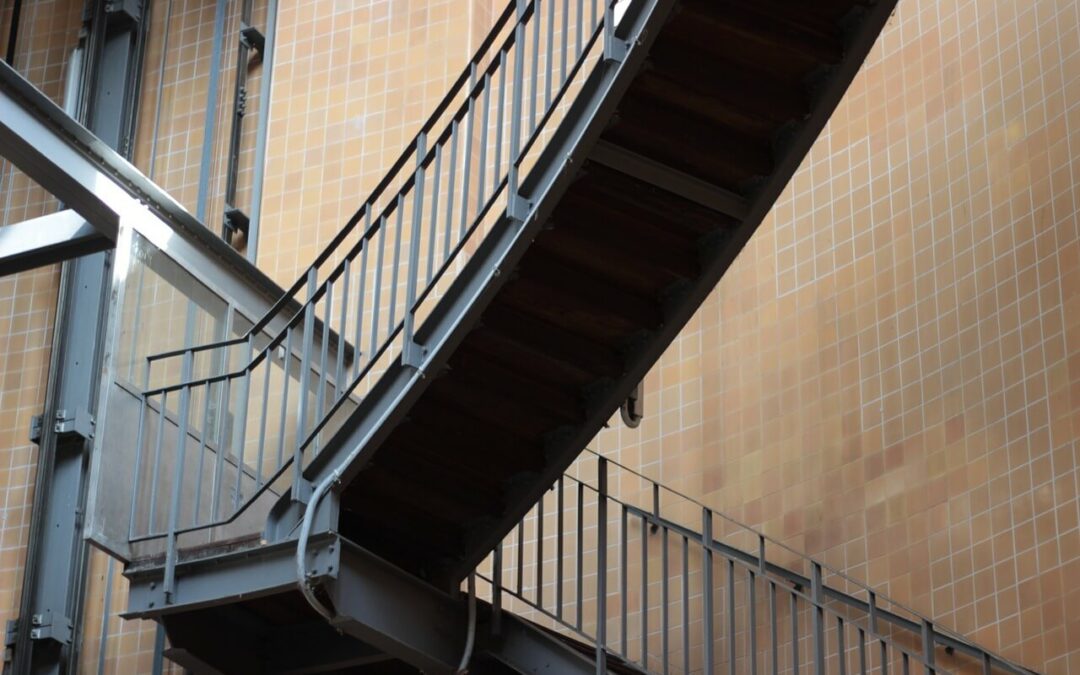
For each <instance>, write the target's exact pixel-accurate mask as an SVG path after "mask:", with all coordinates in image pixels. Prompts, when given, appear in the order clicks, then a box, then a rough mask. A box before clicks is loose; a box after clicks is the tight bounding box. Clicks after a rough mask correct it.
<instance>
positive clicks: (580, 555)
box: [574, 481, 585, 631]
mask: <svg viewBox="0 0 1080 675" xmlns="http://www.w3.org/2000/svg"><path fill="white" fill-rule="evenodd" d="M584 539H585V484H584V483H582V482H581V481H578V484H577V560H576V561H575V565H577V570H576V572H577V581H576V583H575V584H574V586H575V588H576V592H577V598H576V600H577V623H576V624H575V625H576V626H577V629H578V630H579V631H580V630H581V626H582V604H583V602H582V600H583V594H582V588H581V587H582V585H583V584H582V582H583V581H584V578H585V574H584V572H585V571H584V569H583V560H584V557H585V550H584Z"/></svg>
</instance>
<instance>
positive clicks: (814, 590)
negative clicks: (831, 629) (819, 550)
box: [810, 562, 825, 675]
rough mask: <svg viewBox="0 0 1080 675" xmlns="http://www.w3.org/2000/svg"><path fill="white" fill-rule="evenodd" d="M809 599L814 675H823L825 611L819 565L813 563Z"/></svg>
mask: <svg viewBox="0 0 1080 675" xmlns="http://www.w3.org/2000/svg"><path fill="white" fill-rule="evenodd" d="M810 597H811V598H812V599H813V607H811V608H810V609H811V611H812V612H813V615H812V616H813V631H814V675H825V610H824V609H823V607H822V589H821V565H820V564H819V563H816V562H815V563H813V564H812V566H811V577H810Z"/></svg>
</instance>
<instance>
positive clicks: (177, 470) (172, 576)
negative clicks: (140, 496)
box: [160, 349, 195, 603]
mask: <svg viewBox="0 0 1080 675" xmlns="http://www.w3.org/2000/svg"><path fill="white" fill-rule="evenodd" d="M194 358H195V355H194V354H193V353H192V351H191V349H187V350H185V351H184V361H183V365H182V366H181V368H180V372H181V374H180V377H181V381H182V382H188V381H189V380H191V371H192V361H193V360H194ZM190 404H191V387H190V386H188V385H185V386H184V387H183V388H181V389H180V409H179V411H178V412H177V417H178V419H177V424H176V466H174V467H173V484H172V494H171V495H170V503H169V530H168V533H167V535H168V536H167V539H166V544H165V547H166V548H165V578H164V581H163V582H162V586H163V588H164V591H165V602H167V603H168V602H172V596H173V591H174V590H175V582H176V530H177V529H178V528H179V525H180V522H179V521H180V493H181V492H182V491H183V489H184V469H185V460H186V459H187V440H188V439H187V430H188V407H189V405H190ZM161 420H162V421H161V422H160V423H161V424H162V425H164V420H165V410H164V409H162V411H161Z"/></svg>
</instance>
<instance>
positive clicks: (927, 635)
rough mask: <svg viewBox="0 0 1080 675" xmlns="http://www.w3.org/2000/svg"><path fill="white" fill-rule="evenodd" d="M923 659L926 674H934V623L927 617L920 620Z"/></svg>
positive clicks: (935, 670)
mask: <svg viewBox="0 0 1080 675" xmlns="http://www.w3.org/2000/svg"><path fill="white" fill-rule="evenodd" d="M922 648H923V660H924V661H925V662H926V675H934V674H935V673H936V672H937V669H936V668H934V624H933V623H931V621H930V620H929V619H923V621H922Z"/></svg>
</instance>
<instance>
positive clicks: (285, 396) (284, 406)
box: [233, 326, 302, 508]
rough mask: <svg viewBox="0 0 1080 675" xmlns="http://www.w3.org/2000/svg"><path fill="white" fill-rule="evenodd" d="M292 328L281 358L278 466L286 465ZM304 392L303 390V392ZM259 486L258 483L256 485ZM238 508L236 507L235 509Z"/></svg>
mask: <svg viewBox="0 0 1080 675" xmlns="http://www.w3.org/2000/svg"><path fill="white" fill-rule="evenodd" d="M292 360H293V358H292V326H289V327H288V328H286V329H285V353H284V354H283V355H282V357H281V367H282V378H283V380H284V382H283V383H282V385H281V410H280V412H279V413H278V449H277V466H281V465H282V464H284V463H285V420H286V419H287V417H288V415H287V414H286V411H287V410H288V406H289V380H291V379H292V378H291V377H290V376H289V371H290V370H291V368H292ZM301 391H302V390H301ZM262 462H263V458H262V454H259V456H258V458H257V459H256V461H255V465H256V467H257V471H256V474H257V476H258V477H259V478H256V481H259V480H260V478H261V476H262ZM243 473H244V472H243V471H238V472H237V474H236V495H235V498H236V500H237V503H238V504H239V500H240V476H241V475H242V474H243ZM256 485H258V483H256ZM233 508H236V507H233Z"/></svg>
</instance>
